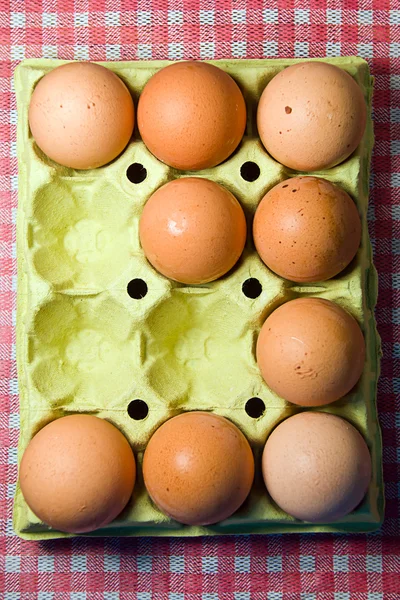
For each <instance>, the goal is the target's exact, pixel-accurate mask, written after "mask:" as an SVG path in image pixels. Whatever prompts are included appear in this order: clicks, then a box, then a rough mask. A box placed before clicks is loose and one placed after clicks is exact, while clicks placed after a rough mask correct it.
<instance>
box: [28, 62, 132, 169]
mask: <svg viewBox="0 0 400 600" xmlns="http://www.w3.org/2000/svg"><path fill="white" fill-rule="evenodd" d="M134 123H135V113H134V106H133V100H132V97H131V95H130V93H129V90H128V88H127V87H126V85H125V84H124V83H123V81H122V80H121V79H120V78H119V77H118V76H117V75H115V73H113V72H112V71H110V70H109V69H106V68H105V67H102V66H101V65H97V64H94V63H83V62H72V63H67V64H65V65H62V66H60V67H57V68H56V69H53V70H52V71H50V72H49V73H47V74H46V75H45V76H44V77H43V78H42V79H41V80H40V81H39V83H38V84H37V86H36V88H35V90H34V92H33V94H32V98H31V102H30V105H29V126H30V128H31V132H32V135H33V137H34V139H35V141H36V143H37V145H38V146H39V148H40V149H41V150H42V151H43V152H44V153H45V154H47V156H49V157H50V158H51V159H52V160H54V161H56V162H57V163H59V164H60V165H63V166H66V167H72V168H74V169H94V168H96V167H100V166H102V165H105V164H106V163H109V162H110V161H112V160H113V159H114V158H116V157H117V156H118V155H119V154H120V153H121V152H122V150H123V149H124V148H125V146H126V145H127V144H128V142H129V140H130V138H131V135H132V132H133V126H134Z"/></svg>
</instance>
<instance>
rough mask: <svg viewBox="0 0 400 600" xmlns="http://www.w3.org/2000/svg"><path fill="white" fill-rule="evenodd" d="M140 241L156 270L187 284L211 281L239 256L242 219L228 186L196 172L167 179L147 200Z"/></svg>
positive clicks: (243, 227)
mask: <svg viewBox="0 0 400 600" xmlns="http://www.w3.org/2000/svg"><path fill="white" fill-rule="evenodd" d="M139 231H140V242H141V244H142V247H143V251H144V253H145V255H146V257H147V259H148V260H149V262H150V263H151V264H152V265H153V267H154V268H155V269H157V271H159V272H160V273H162V274H163V275H165V276H166V277H169V278H170V279H174V280H176V281H180V282H181V283H186V284H198V283H206V282H208V281H213V280H214V279H217V278H218V277H221V276H222V275H224V274H225V273H227V272H228V271H229V270H230V269H231V268H232V267H233V266H234V265H235V263H236V262H237V261H238V259H239V257H240V255H241V254H242V252H243V248H244V245H245V242H246V219H245V216H244V213H243V210H242V207H241V206H240V204H239V202H238V201H237V200H236V198H235V197H234V196H233V194H231V193H230V192H229V191H228V190H227V189H225V188H224V187H222V186H221V185H218V184H217V183H214V182H213V181H209V180H208V179H200V178H197V177H187V178H183V179H176V180H174V181H170V182H169V183H167V184H166V185H164V186H162V187H161V188H159V189H158V190H157V191H156V192H155V193H154V194H153V195H152V196H151V197H150V198H149V200H148V201H147V203H146V205H145V207H144V210H143V213H142V216H141V219H140V227H139Z"/></svg>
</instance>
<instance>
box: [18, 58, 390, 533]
mask: <svg viewBox="0 0 400 600" xmlns="http://www.w3.org/2000/svg"><path fill="white" fill-rule="evenodd" d="M325 60H326V62H329V63H332V64H335V65H338V66H339V67H341V68H343V69H345V70H346V71H348V72H349V73H350V74H351V75H352V76H353V77H354V78H355V79H356V81H357V82H358V83H359V85H360V86H361V88H362V90H363V92H364V94H365V99H366V101H367V105H368V120H367V127H366V132H365V135H364V138H363V140H362V142H361V144H360V146H359V148H358V149H357V150H356V152H355V154H353V155H352V156H351V157H350V158H349V159H348V160H347V161H346V162H344V163H343V164H341V165H339V166H337V167H335V168H332V169H330V170H327V171H321V172H318V173H313V174H314V175H319V176H322V177H324V178H326V179H328V180H330V181H332V182H334V183H336V184H338V185H339V186H341V187H342V188H344V189H345V190H346V191H347V192H348V193H349V194H350V195H351V196H352V198H353V199H354V200H355V202H356V203H357V207H358V210H359V213H360V215H361V219H362V242H361V247H360V249H359V251H358V254H357V256H356V258H355V259H354V261H353V262H352V263H351V264H350V266H349V267H348V268H347V269H346V270H345V271H344V272H342V273H341V274H340V276H338V277H336V278H335V279H332V280H330V281H325V282H322V283H316V284H311V285H310V284H303V285H299V284H295V283H293V282H290V281H286V280H283V279H281V278H279V277H278V276H276V275H274V274H273V273H272V272H271V271H270V270H269V269H268V268H267V267H266V266H265V265H264V264H263V263H262V261H261V260H260V258H259V257H258V255H257V253H256V251H255V248H254V244H253V241H252V235H251V223H252V218H253V215H254V212H255V209H256V207H257V205H258V203H259V201H260V200H261V198H262V197H263V196H264V194H265V193H266V192H267V191H268V190H269V189H270V188H271V187H272V186H274V185H275V184H277V183H278V182H279V181H282V180H283V179H286V178H288V177H292V176H295V175H297V173H295V172H293V171H291V170H290V169H287V168H285V167H283V166H282V165H280V164H279V163H277V162H276V161H275V160H273V159H272V158H271V157H270V156H269V155H268V154H267V152H266V151H265V150H264V148H263V146H262V144H261V142H260V140H259V138H258V136H257V128H256V110H257V103H258V100H259V98H260V95H261V93H262V91H263V90H264V88H265V86H266V85H267V83H268V82H269V81H270V80H271V78H272V77H273V76H274V75H276V74H277V73H278V72H279V71H280V70H282V69H284V68H285V67H287V66H289V65H291V64H293V63H295V62H299V61H296V60H248V61H246V60H244V61H241V60H236V61H235V60H229V61H214V64H216V65H217V66H218V67H220V68H221V69H223V70H224V71H226V72H227V73H229V74H230V75H231V76H232V77H233V78H234V79H235V80H236V82H237V83H238V85H239V86H240V88H241V89H242V92H243V94H244V97H245V100H246V104H247V111H248V118H247V127H246V132H245V136H244V138H243V141H242V143H241V144H240V146H239V148H238V150H237V151H236V152H235V153H234V154H233V155H232V156H231V157H230V158H229V159H228V160H227V161H225V162H224V163H223V164H221V165H219V166H217V167H215V168H213V169H209V170H204V171H200V172H196V173H190V175H196V176H199V177H206V178H209V179H212V180H214V181H216V182H218V183H220V184H222V185H223V186H225V187H226V188H227V189H229V190H230V191H231V192H232V193H233V194H234V195H235V196H236V197H237V198H238V200H239V201H240V203H241V205H242V206H243V208H244V211H245V213H246V217H247V221H248V239H247V244H246V248H245V251H244V254H243V256H242V258H241V259H240V261H239V263H238V264H237V265H236V267H235V268H234V269H233V270H232V271H231V272H230V273H228V275H226V276H225V277H223V278H222V279H220V280H218V281H214V282H212V283H209V284H207V285H201V286H186V285H181V284H178V283H175V282H173V281H170V280H168V279H166V278H165V277H163V276H162V275H160V274H158V273H157V272H156V271H155V270H154V269H153V268H152V267H151V266H150V264H149V263H148V262H147V261H146V259H145V257H144V254H143V252H142V250H141V247H140V243H139V235H138V223H139V218H140V215H141V212H142V209H143V206H144V204H145V202H146V200H147V199H148V198H149V197H150V195H151V194H152V193H153V192H154V191H155V190H156V189H157V188H158V187H159V186H161V185H162V184H164V183H166V182H167V181H170V180H172V179H175V178H178V177H185V176H188V175H189V173H188V172H180V171H178V170H175V169H172V168H170V167H168V166H166V165H164V164H163V163H161V162H160V161H158V160H157V159H156V158H155V157H154V156H153V155H152V154H151V153H150V152H149V151H148V150H147V149H146V147H145V146H144V144H143V142H142V141H141V139H140V136H139V133H138V131H137V128H135V132H134V136H133V139H132V141H131V142H130V144H129V146H128V147H127V148H126V149H125V151H124V152H123V153H122V154H121V155H120V156H119V157H118V158H117V159H116V160H114V161H113V162H112V163H111V164H109V165H107V166H105V167H102V168H99V169H96V170H90V171H75V170H73V169H69V168H65V167H62V166H60V165H58V164H55V163H54V162H52V161H51V160H50V159H48V158H47V157H46V156H45V155H44V154H43V153H42V152H41V151H40V149H39V148H38V147H37V145H36V144H35V142H34V140H33V139H32V136H31V134H30V131H29V127H28V106H29V101H30V98H31V94H32V91H33V89H34V86H35V84H36V83H37V82H38V81H39V79H40V78H41V77H42V76H43V75H44V74H45V73H47V72H48V71H50V70H51V69H54V68H55V67H57V66H58V65H60V64H62V61H55V60H27V61H24V62H23V63H22V64H21V65H20V66H19V67H18V68H17V71H16V76H15V88H16V94H17V102H18V115H19V117H18V145H17V148H18V162H19V208H18V225H17V249H18V250H17V252H18V300H17V302H18V309H17V359H18V376H19V386H20V412H21V435H20V443H19V460H20V459H21V456H22V454H23V452H24V450H25V448H26V446H27V444H28V443H29V441H30V440H31V438H32V436H33V435H34V434H35V433H36V432H37V431H38V430H39V429H40V428H41V427H43V426H44V425H45V424H46V423H48V422H49V421H52V420H53V419H55V418H58V417H61V416H64V415H68V414H71V413H78V412H82V413H88V414H94V415H97V416H99V417H102V418H104V419H107V420H109V421H110V422H112V423H114V424H115V425H116V426H117V427H118V428H119V429H120V430H121V431H122V432H123V433H124V435H125V436H126V437H127V438H128V440H129V442H130V443H131V445H132V447H133V449H134V452H135V456H136V459H137V463H138V466H139V468H138V478H137V482H136V485H135V489H134V494H133V497H132V499H131V501H130V503H129V505H128V506H127V508H126V509H125V510H124V512H123V513H122V514H121V515H120V516H119V518H118V519H117V520H115V521H114V522H112V523H111V524H110V525H108V526H107V527H106V528H104V529H100V530H98V531H95V532H93V534H92V535H95V536H104V535H109V536H133V535H176V536H187V535H214V534H238V533H247V534H248V533H285V532H294V531H296V532H307V531H313V532H319V531H320V532H321V531H341V532H343V531H370V530H374V529H376V528H378V527H379V525H380V523H381V521H382V518H383V504H384V501H383V483H382V469H381V437H380V430H379V425H378V420H377V412H376V385H377V379H378V374H379V359H380V340H379V336H378V334H377V331H376V326H375V321H374V316H373V310H374V307H375V303H376V298H377V276H376V271H375V268H374V266H373V264H372V252H371V245H370V241H369V237H368V228H367V204H368V180H369V165H370V155H371V149H372V146H373V129H372V121H371V117H370V107H371V96H372V87H373V82H372V78H371V76H370V73H369V69H368V65H367V63H366V62H365V61H364V60H362V59H360V58H357V57H350V58H335V59H325ZM103 64H104V66H106V67H107V68H109V69H111V70H112V71H114V72H115V73H117V74H118V75H119V76H120V77H121V79H122V80H123V81H124V82H125V83H126V84H127V86H128V87H129V89H130V91H131V92H132V95H133V98H134V101H135V106H137V100H138V97H139V95H140V92H141V90H142V89H143V86H144V85H145V83H146V82H147V80H148V79H149V78H150V77H151V76H152V75H153V74H154V73H155V72H156V71H158V70H159V69H160V68H162V67H164V66H166V65H167V64H169V63H168V62H160V61H156V62H115V63H113V62H109V63H103ZM249 163H250V164H249ZM251 163H255V165H256V166H255V165H254V164H251ZM257 166H258V168H259V176H258V177H257V178H255V177H256V176H257V174H258V170H257ZM249 179H250V181H249ZM252 179H253V181H251V180H252ZM135 181H136V183H135ZM248 280H252V281H250V282H249V281H248ZM255 280H257V281H255ZM259 284H260V285H259ZM261 288H262V290H261ZM260 292H261V293H260ZM246 294H247V295H246ZM257 294H259V295H257ZM249 296H256V297H249ZM303 296H310V297H320V298H327V299H329V300H332V301H334V302H337V303H338V304H339V305H340V306H342V307H343V308H345V309H346V310H347V311H349V312H350V313H351V314H352V315H353V316H354V317H355V318H356V319H357V320H358V322H359V323H360V326H361V328H362V330H363V333H364V336H365V339H366V345H367V358H366V363H365V368H364V371H363V375H362V377H361V380H360V381H359V383H358V384H357V386H356V387H355V388H354V389H353V390H352V392H351V393H350V394H348V395H347V396H346V397H345V398H343V399H342V400H340V401H338V402H336V403H334V404H332V405H329V406H326V407H324V408H318V409H311V410H321V411H327V412H330V413H334V414H337V415H340V416H342V417H344V418H346V419H348V420H349V421H350V422H351V423H353V424H354V425H355V426H356V427H357V428H358V430H359V431H360V432H361V433H362V434H363V436H364V437H365V439H366V441H367V443H368V446H369V449H370V451H371V454H372V464H373V479H372V483H371V485H370V488H369V491H368V494H367V496H366V498H365V499H364V501H363V502H362V504H361V505H360V506H359V507H358V508H357V509H356V510H355V511H354V512H353V513H351V514H350V515H348V516H347V517H345V518H344V519H342V520H341V521H340V522H336V523H333V524H329V525H328V524H324V523H321V524H314V525H311V524H307V523H303V522H301V521H297V520H296V519H294V518H292V517H290V516H289V515H287V514H285V513H284V512H283V511H282V510H280V509H279V508H278V507H277V506H276V505H275V504H274V503H273V502H272V500H271V499H270V498H269V496H268V494H267V492H266V489H265V486H264V484H263V481H262V476H261V468H260V462H261V453H262V449H263V446H264V444H265V441H266V439H267V437H268V435H269V433H270V432H271V430H272V429H273V428H274V427H275V426H276V425H277V424H278V423H279V422H280V421H282V420H283V419H285V418H286V417H288V416H290V415H292V414H294V413H296V412H298V411H299V410H303V409H301V408H299V407H297V406H294V405H291V404H289V403H287V402H285V401H284V400H282V399H281V398H279V397H278V396H277V395H276V394H274V393H273V392H272V391H271V390H270V389H269V388H268V386H267V385H266V384H265V383H264V382H263V380H262V378H261V375H260V372H259V369H258V367H257V364H256V359H255V345H256V339H257V335H258V332H259V330H260V328H261V325H262V324H263V322H264V320H265V319H266V317H267V316H268V315H269V314H270V313H271V311H273V310H274V309H275V308H277V307H278V306H279V305H281V304H282V303H284V302H287V301H288V300H290V299H294V298H299V297H303ZM254 398H258V399H261V400H262V402H263V403H264V404H265V411H264V412H263V413H262V414H261V415H260V412H261V411H260V410H259V408H260V406H261V408H262V403H260V402H259V401H257V400H252V399H254ZM138 400H139V401H142V402H137V401H138ZM249 401H250V402H249ZM198 409H201V410H207V411H213V412H215V413H217V414H219V415H223V416H225V417H227V418H228V419H230V420H231V421H233V422H234V423H235V424H236V425H237V426H238V427H239V428H240V429H241V430H242V431H243V432H244V434H245V435H246V437H247V438H248V440H249V442H250V444H251V446H252V448H253V451H254V455H255V460H256V477H255V482H254V485H253V488H252V491H251V493H250V496H249V497H248V499H247V501H246V502H245V504H244V505H243V506H242V507H241V508H240V509H239V510H238V511H237V512H236V513H235V514H234V515H232V516H231V517H230V518H229V519H226V520H225V521H223V522H221V523H218V524H217V525H214V526H211V527H205V528H203V527H189V526H185V525H181V524H179V523H177V522H175V521H173V520H171V519H170V518H168V517H166V516H165V515H164V514H162V513H161V512H160V511H159V510H158V509H157V508H156V506H155V505H154V504H153V503H152V501H151V500H150V498H149V496H148V494H147V493H146V490H145V488H144V485H143V479H142V475H141V468H140V464H141V461H142V456H143V451H144V449H145V447H146V444H147V442H148V440H149V438H150V437H151V435H152V433H153V432H154V431H155V430H156V429H157V427H159V425H161V424H162V423H163V422H164V421H166V420H167V419H169V418H170V417H172V416H174V415H176V414H178V413H181V412H182V411H189V410H198ZM246 409H247V410H246ZM308 410H310V409H308ZM146 413H147V414H146ZM248 413H250V414H248ZM251 414H252V415H253V416H250V415H251ZM14 527H15V530H16V532H17V533H18V535H20V536H21V537H23V538H27V539H45V538H54V537H66V536H67V534H63V533H60V532H57V531H53V530H51V529H49V528H48V527H47V526H46V525H44V524H43V523H42V522H40V521H39V520H38V519H37V518H36V517H35V515H34V514H33V513H32V512H31V511H30V509H29V508H28V506H27V505H26V503H25V501H24V499H23V497H22V494H21V491H20V489H19V487H18V486H17V491H16V497H15V508H14Z"/></svg>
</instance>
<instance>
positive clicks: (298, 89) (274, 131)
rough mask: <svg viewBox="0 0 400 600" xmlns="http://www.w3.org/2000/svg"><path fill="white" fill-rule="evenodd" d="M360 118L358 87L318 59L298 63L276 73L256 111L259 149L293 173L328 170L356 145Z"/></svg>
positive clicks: (362, 107) (363, 114)
mask: <svg viewBox="0 0 400 600" xmlns="http://www.w3.org/2000/svg"><path fill="white" fill-rule="evenodd" d="M366 118H367V109H366V104H365V100H364V96H363V93H362V91H361V88H360V86H359V85H358V84H357V83H356V82H355V80H354V79H353V78H352V77H351V76H350V75H349V74H348V73H346V71H343V70H342V69H339V67H336V66H334V65H328V64H327V63H324V62H302V63H298V64H295V65H292V66H291V67H288V68H286V69H284V70H283V71H281V72H280V73H278V75H276V76H275V77H274V78H273V79H272V80H271V81H270V83H269V84H268V85H267V87H266V88H265V90H264V92H263V93H262V96H261V99H260V102H259V105H258V111H257V125H258V132H259V135H260V138H261V141H262V143H263V144H264V146H265V148H266V149H267V150H268V152H269V153H270V154H271V155H272V156H273V157H274V158H275V159H276V160H278V161H279V162H280V163H282V164H283V165H285V166H287V167H290V168H291V169H296V170H298V171H317V170H320V169H329V168H330V167H333V166H334V165H337V164H339V163H341V162H342V161H343V160H345V159H346V158H347V157H348V156H350V154H352V153H353V152H354V150H355V149H356V148H357V146H358V144H359V143H360V141H361V138H362V136H363V134H364V130H365V124H366Z"/></svg>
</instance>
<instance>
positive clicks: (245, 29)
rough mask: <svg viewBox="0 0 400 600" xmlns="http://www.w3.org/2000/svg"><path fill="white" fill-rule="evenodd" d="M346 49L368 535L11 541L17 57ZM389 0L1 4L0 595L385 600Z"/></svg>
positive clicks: (393, 330)
mask: <svg viewBox="0 0 400 600" xmlns="http://www.w3.org/2000/svg"><path fill="white" fill-rule="evenodd" d="M340 54H342V55H353V54H359V55H361V56H363V57H365V58H367V59H368V61H369V63H370V66H371V69H372V73H373V74H374V75H375V78H376V87H375V98H374V120H375V135H376V145H375V152H374V158H373V175H372V181H371V184H372V191H371V203H370V209H369V222H370V233H371V236H372V242H373V246H374V252H375V262H376V266H377V268H378V270H379V273H380V296H379V302H378V308H377V312H376V316H377V320H378V326H379V331H380V334H381V336H382V340H383V351H384V360H383V363H382V376H381V379H380V385H379V397H378V403H379V410H380V419H381V426H382V429H383V438H384V474H385V481H386V503H387V508H386V520H385V524H384V527H383V529H382V531H381V532H379V533H378V534H375V535H368V536H365V535H360V536H332V535H291V536H271V537H267V536H262V537H257V536H255V537H232V538H203V539H202V538H199V539H193V540H191V539H182V540H180V539H105V540H103V539H73V540H66V541H65V540H64V541H54V542H47V543H34V542H24V541H21V540H19V539H18V538H17V537H16V536H15V534H14V533H13V529H12V523H11V516H12V503H13V496H14V490H15V482H16V478H17V460H16V447H17V442H18V430H19V418H18V385H17V373H16V365H15V332H14V323H15V289H16V259H15V256H16V253H15V216H16V208H17V159H16V143H15V135H16V121H17V115H16V106H15V98H14V93H13V83H12V74H13V69H14V68H15V66H16V65H17V64H18V62H19V61H20V60H22V59H23V58H27V57H47V58H63V59H91V60H119V59H121V60H135V59H165V58H170V59H189V58H197V59H198V58H203V59H211V58H231V57H234V58H246V57H247V58H262V57H268V58H273V57H279V56H288V57H308V56H337V55H340ZM399 394H400V0H311V1H310V3H307V2H306V1H305V0H271V1H267V0H263V1H260V2H257V1H256V0H249V1H248V2H246V1H245V0H221V1H220V2H217V0H194V1H189V0H169V1H168V0H142V1H141V0H136V1H135V0H134V1H130V2H124V1H122V0H75V1H74V0H42V1H37V0H25V1H18V0H11V1H10V2H7V1H5V0H0V403H1V404H0V452H1V453H0V530H1V538H0V598H1V599H3V598H4V599H5V600H20V599H21V600H24V599H25V600H28V599H34V598H38V599H39V600H51V599H55V600H67V599H68V600H69V599H71V600H86V599H87V600H91V599H93V600H95V599H96V600H100V599H104V600H117V599H118V598H121V599H128V598H129V599H137V600H153V599H154V600H281V599H282V600H314V599H316V600H318V599H321V600H380V599H387V600H399V599H400V537H399V536H400V483H399V481H400V478H399V475H400V402H399Z"/></svg>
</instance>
